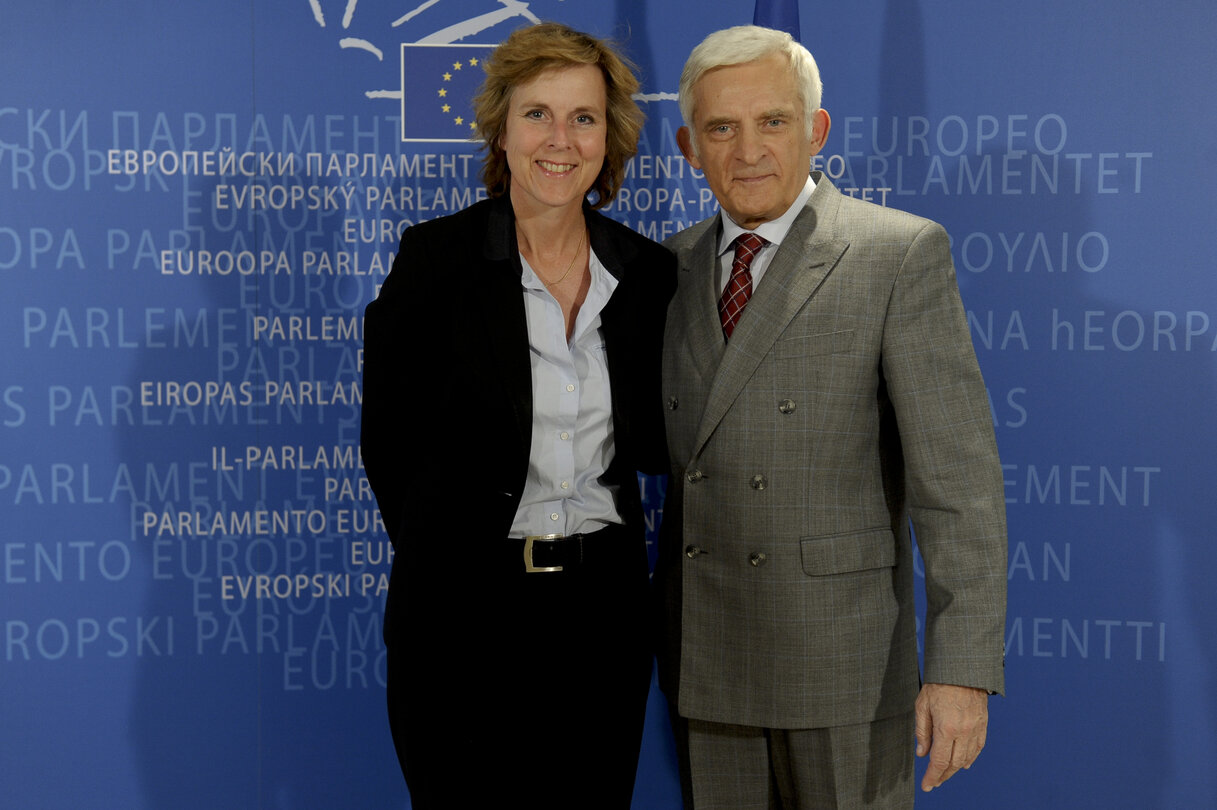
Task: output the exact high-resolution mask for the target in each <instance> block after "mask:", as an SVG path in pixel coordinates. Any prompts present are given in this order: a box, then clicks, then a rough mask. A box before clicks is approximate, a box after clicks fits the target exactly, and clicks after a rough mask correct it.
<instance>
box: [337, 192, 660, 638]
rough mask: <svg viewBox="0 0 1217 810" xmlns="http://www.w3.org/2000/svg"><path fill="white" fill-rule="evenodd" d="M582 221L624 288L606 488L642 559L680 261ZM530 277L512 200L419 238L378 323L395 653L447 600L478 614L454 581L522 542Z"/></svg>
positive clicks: (610, 352) (369, 390)
mask: <svg viewBox="0 0 1217 810" xmlns="http://www.w3.org/2000/svg"><path fill="white" fill-rule="evenodd" d="M584 213H585V216H586V220H587V226H588V233H589V238H590V242H591V246H592V249H593V250H594V251H595V252H596V255H597V257H599V259H600V261H601V262H602V263H603V264H604V266H605V267H606V268H607V269H608V271H609V272H611V273H612V274H613V275H614V276H615V277H616V278H617V281H618V284H617V288H616V290H615V291H614V292H613V295H612V298H611V299H610V300H609V302H608V304H607V305H606V306H605V307H604V310H603V311H602V313H601V323H602V325H603V329H604V337H605V346H606V352H607V356H608V369H609V380H610V387H611V391H612V408H613V439H614V446H615V450H616V452H615V455H614V458H613V461H612V463H611V464H610V467H609V469H608V471H607V472H606V479H607V483H608V484H610V485H615V486H617V487H618V490H617V492H618V509H619V510H620V512H621V515H622V517H623V519H624V520H625V521H626V523H627V525H628V526H630V527H632V528H633V529H634V530H635V531H636V533H637V536H638V542H639V543H640V544H641V543H644V542H645V539H644V533H645V528H644V525H643V520H642V509H641V504H640V498H639V492H638V486H637V481H636V471H643V472H650V473H662V472H665V471H666V469H665V468H666V448H665V441H664V433H663V412H662V400H661V397H660V354H661V349H662V344H663V324H664V316H665V313H666V310H667V304H668V300H669V299H670V298H671V296H672V293H673V290H674V289H675V259H674V257H673V256H672V255H671V254H670V253H669V252H668V251H667V250H666V249H665V248H663V247H661V246H660V245H658V244H656V243H654V242H652V241H650V240H649V239H646V238H645V237H643V236H641V235H639V234H637V233H636V232H634V231H632V230H630V229H629V228H627V227H625V226H624V225H621V224H619V223H616V222H613V221H612V220H610V219H608V218H606V217H604V216H602V215H601V214H598V213H596V212H594V211H592V210H591V208H590V207H587V206H585V208H584ZM522 273H523V268H522V265H521V263H520V257H519V248H518V245H517V242H516V232H515V215H514V212H513V211H512V208H511V203H510V200H509V199H508V198H507V197H506V196H504V197H500V198H497V199H494V200H488V201H484V202H480V203H477V204H475V205H473V206H471V207H469V208H467V209H465V210H464V211H461V212H459V213H457V214H453V215H451V216H447V217H443V218H441V219H436V220H432V221H429V222H425V223H422V224H419V225H415V226H413V227H411V228H409V229H407V230H406V232H405V233H404V234H403V235H402V239H401V246H400V248H399V250H398V253H397V256H396V258H395V260H394V262H393V268H392V270H391V272H390V274H389V276H388V278H387V279H386V281H385V283H384V285H383V287H382V288H381V292H380V295H379V297H378V298H377V299H376V300H375V301H373V302H372V303H371V304H369V305H368V307H367V310H366V313H365V318H364V371H363V415H362V425H361V434H360V448H361V451H362V454H363V462H364V466H365V470H366V473H367V477H368V481H369V482H370V484H371V486H372V491H373V492H374V493H375V495H376V500H377V503H378V505H379V507H380V511H381V514H382V516H383V518H384V522H385V527H386V529H387V531H388V534H389V539H390V540H391V541H392V543H393V547H394V552H395V559H394V565H393V573H392V576H391V580H390V586H389V600H388V605H387V606H386V615H385V638H386V640H389V641H391V640H393V639H394V638H395V637H396V636H399V635H400V634H401V633H403V632H409V631H408V629H407V627H408V625H409V624H410V623H412V622H417V620H418V618H419V616H417V615H416V612H415V611H417V610H418V609H419V608H423V604H422V603H424V602H425V612H426V613H428V614H430V615H432V616H434V615H436V609H437V608H438V609H439V610H440V611H442V610H444V607H443V605H442V604H441V605H437V604H436V601H437V600H438V601H439V602H440V603H444V602H449V603H451V604H452V605H453V606H456V605H457V604H463V605H464V606H465V607H466V608H467V607H468V603H469V599H470V597H471V596H472V595H471V594H470V593H469V592H463V593H462V589H460V588H453V587H452V585H451V583H452V579H451V573H452V571H453V570H454V569H455V570H459V571H462V572H464V573H465V574H467V575H476V569H477V567H478V564H479V560H481V559H483V558H484V555H485V554H493V553H497V550H498V549H500V548H502V546H503V545H504V544H503V540H504V539H505V538H506V537H507V535H508V532H509V531H510V528H511V523H512V520H513V519H514V516H515V513H516V509H517V507H518V505H519V501H520V496H521V493H522V491H523V488H524V482H525V478H526V476H527V472H528V455H529V447H530V441H531V431H532V370H531V366H530V363H529V347H528V331H527V325H526V320H525V312H524V297H523V292H522V286H521V276H522ZM465 579H467V580H468V579H470V577H468V576H466V577H465ZM472 580H476V576H472ZM403 595H404V597H403ZM474 598H476V597H474ZM407 603H408V604H411V605H414V606H415V609H414V610H413V611H409V610H408V608H407ZM407 612H410V618H406V616H405V615H404V614H405V613H407ZM458 612H459V611H458ZM399 614H403V615H402V616H401V618H400V619H399ZM441 615H442V614H441Z"/></svg>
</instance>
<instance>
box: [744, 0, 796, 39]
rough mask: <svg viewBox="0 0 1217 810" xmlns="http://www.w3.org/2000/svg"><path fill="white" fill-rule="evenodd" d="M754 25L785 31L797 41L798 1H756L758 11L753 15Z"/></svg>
mask: <svg viewBox="0 0 1217 810" xmlns="http://www.w3.org/2000/svg"><path fill="white" fill-rule="evenodd" d="M752 24H753V25H763V26H765V27H766V28H776V29H777V30H779V31H785V32H786V33H788V34H790V35H791V36H792V37H794V38H795V40H801V37H800V34H799V2H798V0H756V11H755V12H753V14H752Z"/></svg>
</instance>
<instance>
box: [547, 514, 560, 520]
mask: <svg viewBox="0 0 1217 810" xmlns="http://www.w3.org/2000/svg"><path fill="white" fill-rule="evenodd" d="M549 519H550V520H557V519H558V513H557V512H554V513H553V514H552V515H550V516H549Z"/></svg>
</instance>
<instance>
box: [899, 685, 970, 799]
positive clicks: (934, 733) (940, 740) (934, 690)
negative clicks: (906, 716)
mask: <svg viewBox="0 0 1217 810" xmlns="http://www.w3.org/2000/svg"><path fill="white" fill-rule="evenodd" d="M914 708H915V712H916V716H917V756H919V757H923V756H925V755H926V754H927V753H928V754H929V755H930V764H929V767H928V768H926V770H925V778H923V779H922V780H921V789H922V790H924V791H927V792H928V791H930V790H933V789H934V788H936V787H938V786H939V785H941V784H942V783H943V782H945V781H947V780H948V779H950V778H951V777H952V776H953V775H954V774H955V772H956V771H957V770H959V769H960V768H971V767H972V763H973V762H975V761H976V757H977V756H978V755H979V754H980V749H982V748H984V747H985V734H986V733H987V732H988V728H989V695H988V693H987V692H985V691H984V690H983V689H973V688H972V687H970V686H952V685H951V684H945V683H927V684H925V685H924V686H922V687H921V694H919V695H917V704H916V706H915V707H914Z"/></svg>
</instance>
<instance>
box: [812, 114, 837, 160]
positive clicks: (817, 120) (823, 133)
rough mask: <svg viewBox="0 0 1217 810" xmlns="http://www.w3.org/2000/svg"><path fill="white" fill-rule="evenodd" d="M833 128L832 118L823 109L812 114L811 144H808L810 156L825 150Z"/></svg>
mask: <svg viewBox="0 0 1217 810" xmlns="http://www.w3.org/2000/svg"><path fill="white" fill-rule="evenodd" d="M831 128H832V118H830V117H829V115H828V110H825V109H824V108H823V107H821V108H820V109H818V110H816V111H815V112H814V113H812V114H811V142H810V143H809V144H808V147H809V150H810V151H809V152H808V154H809V155H814V154H816V153H817V152H819V151H820V150H821V149H823V148H824V144H825V143H827V142H828V130H829V129H831Z"/></svg>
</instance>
